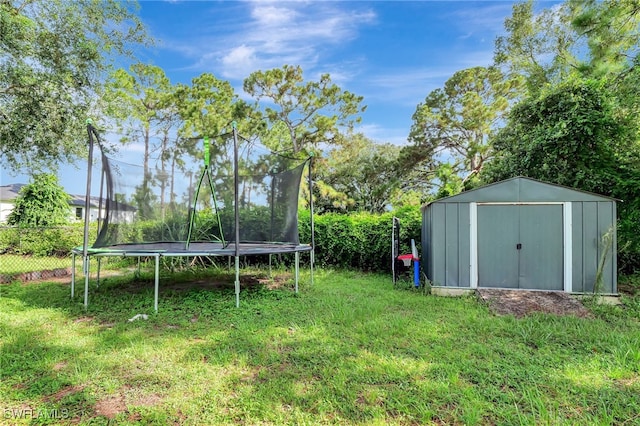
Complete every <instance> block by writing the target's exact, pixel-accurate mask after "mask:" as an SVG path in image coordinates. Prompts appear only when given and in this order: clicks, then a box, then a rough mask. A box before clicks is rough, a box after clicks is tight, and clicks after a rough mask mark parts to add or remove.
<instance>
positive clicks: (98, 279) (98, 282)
mask: <svg viewBox="0 0 640 426" xmlns="http://www.w3.org/2000/svg"><path fill="white" fill-rule="evenodd" d="M100 265H102V258H101V257H98V274H97V275H96V287H100Z"/></svg>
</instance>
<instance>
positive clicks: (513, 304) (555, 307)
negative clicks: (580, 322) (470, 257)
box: [478, 289, 592, 318]
mask: <svg viewBox="0 0 640 426" xmlns="http://www.w3.org/2000/svg"><path fill="white" fill-rule="evenodd" d="M478 297H479V298H480V300H482V301H483V302H485V303H486V304H487V305H488V306H489V309H490V310H491V311H492V312H493V313H495V314H497V315H513V316H515V317H516V318H522V317H523V316H525V315H528V314H530V313H533V312H543V313H547V314H554V315H574V316H576V317H580V318H591V317H592V315H591V312H589V310H588V309H587V308H585V307H584V305H583V304H582V303H581V302H580V301H579V300H576V299H574V298H573V297H571V295H569V294H567V293H563V292H559V291H526V290H498V289H478Z"/></svg>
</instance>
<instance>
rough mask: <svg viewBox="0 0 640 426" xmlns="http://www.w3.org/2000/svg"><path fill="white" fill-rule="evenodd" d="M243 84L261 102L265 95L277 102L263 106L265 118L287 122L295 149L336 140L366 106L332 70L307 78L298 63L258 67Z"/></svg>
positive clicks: (355, 120) (311, 147)
mask: <svg viewBox="0 0 640 426" xmlns="http://www.w3.org/2000/svg"><path fill="white" fill-rule="evenodd" d="M243 87H244V91H245V92H247V93H248V94H249V95H250V96H253V97H254V98H256V100H257V101H258V102H259V101H261V100H263V99H264V100H267V101H268V102H271V103H273V104H274V107H268V106H267V107H264V113H265V115H266V118H267V120H268V121H269V122H270V124H271V125H272V126H273V125H274V124H275V123H277V122H283V123H285V125H286V126H287V129H288V132H289V137H290V140H291V144H292V146H291V147H289V148H290V149H292V150H293V152H295V153H297V152H300V151H303V150H317V149H318V148H319V146H320V144H323V143H326V144H332V143H335V142H336V141H337V139H338V138H339V135H340V131H341V128H346V129H347V130H349V129H350V128H352V126H353V124H354V123H356V122H359V121H360V118H359V117H356V116H357V114H359V113H361V112H364V110H365V108H366V107H363V106H360V103H361V102H362V100H363V98H362V97H361V96H356V95H354V94H353V93H351V92H348V91H344V90H342V89H340V87H338V86H337V85H335V84H333V83H332V82H331V77H330V76H329V74H323V75H322V76H320V80H319V81H308V82H305V81H304V78H303V75H302V68H300V67H299V66H295V67H294V66H290V65H284V66H283V67H282V68H275V69H272V70H268V71H264V72H263V71H256V72H254V73H252V74H251V75H250V76H249V77H248V78H247V79H245V81H244V84H243Z"/></svg>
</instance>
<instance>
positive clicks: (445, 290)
mask: <svg viewBox="0 0 640 426" xmlns="http://www.w3.org/2000/svg"><path fill="white" fill-rule="evenodd" d="M473 293H475V290H474V289H471V288H466V287H431V294H433V295H434V296H449V297H454V296H468V295H470V294H473Z"/></svg>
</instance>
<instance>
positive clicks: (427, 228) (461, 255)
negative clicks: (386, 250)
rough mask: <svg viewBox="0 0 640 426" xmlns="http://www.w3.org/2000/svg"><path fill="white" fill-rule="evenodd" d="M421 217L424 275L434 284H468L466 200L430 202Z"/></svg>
mask: <svg viewBox="0 0 640 426" xmlns="http://www.w3.org/2000/svg"><path fill="white" fill-rule="evenodd" d="M423 218H424V219H425V221H426V222H425V223H424V224H423V232H424V233H425V234H426V236H423V238H424V239H425V240H429V241H428V243H427V245H428V254H427V257H428V261H429V262H430V264H429V265H426V266H425V268H424V270H425V271H426V275H427V278H429V280H431V282H432V283H433V285H437V286H446V287H469V286H470V281H469V204H467V203H447V204H432V205H430V206H429V207H428V208H426V209H425V210H424V213H423Z"/></svg>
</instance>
